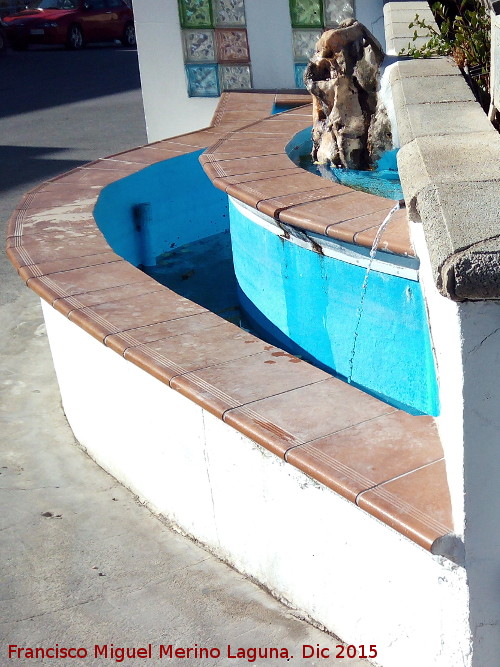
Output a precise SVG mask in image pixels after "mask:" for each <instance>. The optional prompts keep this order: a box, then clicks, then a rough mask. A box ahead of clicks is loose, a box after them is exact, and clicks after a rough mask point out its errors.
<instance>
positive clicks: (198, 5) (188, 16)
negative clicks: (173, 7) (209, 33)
mask: <svg viewBox="0 0 500 667" xmlns="http://www.w3.org/2000/svg"><path fill="white" fill-rule="evenodd" d="M178 2H179V17H180V21H181V27H182V28H212V27H213V22H212V5H211V3H210V0H178Z"/></svg>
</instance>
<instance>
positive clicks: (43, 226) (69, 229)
mask: <svg viewBox="0 0 500 667" xmlns="http://www.w3.org/2000/svg"><path fill="white" fill-rule="evenodd" d="M92 210H93V207H92V206H60V207H58V208H55V209H51V210H50V211H29V210H28V211H14V214H13V215H12V217H11V219H10V221H9V230H8V231H9V235H12V236H22V237H23V238H28V237H29V236H31V235H34V236H46V235H48V234H49V233H52V234H53V235H54V236H56V237H57V238H58V241H59V240H60V239H62V238H70V237H71V238H79V237H81V236H85V235H88V234H93V233H96V224H95V220H94V217H93V215H92Z"/></svg>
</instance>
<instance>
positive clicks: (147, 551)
mask: <svg viewBox="0 0 500 667" xmlns="http://www.w3.org/2000/svg"><path fill="white" fill-rule="evenodd" d="M0 82H1V83H0V89H1V90H0V96H1V99H2V104H1V105H0V137H1V138H2V141H1V143H2V144H3V145H2V146H0V165H1V168H0V220H1V223H2V225H3V226H5V223H6V220H7V218H8V216H9V214H10V212H11V211H12V209H13V208H14V207H15V206H16V204H17V202H18V201H19V199H20V197H21V196H22V194H23V192H25V191H26V190H28V189H29V188H31V187H33V186H34V185H36V184H37V183H39V182H40V181H42V180H45V179H47V178H49V177H51V176H54V175H55V174H57V173H60V172H62V171H66V170H68V169H70V168H72V167H75V166H77V165H80V164H82V163H85V162H87V161H89V160H92V159H95V158H97V157H100V156H104V155H109V154H111V153H113V152H117V151H119V150H125V149H127V148H129V147H132V146H135V145H138V144H141V143H144V142H145V141H146V134H145V128H144V118H143V113H142V103H141V96H140V89H139V77H138V70H137V57H136V54H135V53H134V52H130V51H125V50H123V49H120V48H116V47H107V48H97V47H96V48H89V49H87V50H85V51H82V52H76V53H71V52H66V51H63V50H59V49H54V50H51V49H39V50H33V51H28V52H26V53H9V54H8V55H7V57H6V58H3V59H1V60H0ZM0 280H1V293H0V322H1V325H2V336H1V338H0V366H1V374H0V388H1V393H2V398H1V404H0V410H1V417H0V418H1V421H2V426H1V449H0V503H1V505H0V506H1V508H2V511H1V513H0V557H1V563H2V566H1V569H0V665H2V666H3V665H18V664H19V665H21V664H29V665H46V664H47V665H48V664H50V665H53V664H61V665H67V664H71V665H105V664H114V663H115V662H116V657H117V656H118V657H120V654H119V653H118V654H117V656H115V658H111V657H108V658H105V657H103V656H101V657H98V658H94V657H93V655H94V654H93V647H94V645H95V644H98V645H103V644H107V645H108V651H109V652H108V656H109V655H111V651H110V649H111V644H114V647H115V648H116V647H118V648H120V647H124V646H128V647H135V648H139V647H148V645H149V644H151V645H152V648H151V651H152V655H153V657H152V658H151V659H142V658H141V656H140V655H139V656H137V657H136V658H135V659H128V660H125V661H124V662H123V664H125V665H127V664H128V665H133V666H134V667H136V666H137V665H141V664H148V665H156V664H165V663H166V662H172V663H174V664H188V665H204V666H205V665H206V666H209V665H237V664H248V662H249V660H248V657H247V658H242V659H237V658H230V657H228V656H227V649H226V647H227V645H228V644H230V645H231V646H232V652H233V653H235V652H236V648H237V647H238V646H241V647H246V648H248V647H261V648H264V647H280V648H281V647H286V648H288V649H289V653H290V654H291V655H293V656H294V658H293V659H290V660H289V661H287V660H286V659H277V660H275V659H272V658H271V659H258V658H257V659H256V661H255V662H254V663H253V664H258V665H281V664H284V663H285V664H287V662H288V663H289V664H294V665H320V664H321V665H329V664H337V663H338V664H349V665H350V666H351V667H360V665H366V664H367V661H366V660H358V659H347V660H346V659H342V660H340V659H339V660H338V661H337V660H335V659H334V658H329V659H325V658H323V659H318V658H308V659H302V658H301V652H302V646H303V645H311V646H313V647H316V645H317V644H319V645H320V646H321V647H326V648H328V649H330V654H331V655H334V654H335V645H336V644H337V643H338V642H337V641H336V640H335V638H334V637H331V636H329V635H327V634H324V633H322V632H321V631H320V630H317V629H315V628H313V627H312V626H311V625H309V624H308V623H306V622H304V621H303V620H302V619H301V618H300V615H299V614H298V613H296V612H294V611H293V610H290V609H287V608H286V607H284V606H282V605H281V604H280V603H279V602H277V601H276V600H274V599H273V598H272V597H270V596H269V595H268V594H267V593H265V592H264V591H263V590H261V589H260V588H259V587H257V586H256V585H254V584H253V583H252V582H250V581H248V580H247V579H245V578H244V577H243V576H241V575H239V574H238V573H237V572H235V571H234V570H232V569H230V568H229V567H227V566H226V565H224V564H223V563H221V562H220V561H218V560H217V559H215V558H214V557H212V556H211V555H210V554H209V553H207V552H206V551H204V550H203V549H201V548H200V547H199V546H197V545H196V544H194V543H193V542H191V541H190V540H188V539H185V538H184V537H182V536H180V535H178V534H176V533H175V532H173V531H172V530H171V529H169V528H168V527H167V526H165V525H163V524H162V523H161V522H160V521H159V520H158V519H157V518H156V517H154V516H152V515H151V514H150V513H149V512H148V511H147V510H146V509H145V508H144V507H143V506H141V505H140V504H138V503H137V502H136V500H135V498H134V497H133V495H132V494H131V493H130V492H128V491H127V490H126V489H125V488H123V487H122V486H121V485H119V484H118V483H117V482H116V481H115V480H114V479H113V478H112V477H110V476H109V475H108V474H107V473H105V472H104V471H103V470H102V469H100V468H99V467H98V466H97V465H96V464H95V463H94V462H93V461H91V460H90V459H89V458H88V457H87V456H86V454H85V453H84V452H83V451H82V450H81V449H79V447H78V445H77V443H76V442H75V440H74V437H73V434H72V432H71V430H70V429H69V427H68V424H67V422H66V420H65V417H64V414H63V411H62V409H61V404H60V396H59V392H58V387H57V383H56V379H55V376H54V371H53V368H52V362H51V357H50V351H49V347H48V342H47V338H46V334H45V328H44V324H43V320H42V317H41V310H40V305H39V301H38V298H37V297H36V296H35V294H34V293H32V292H31V291H30V290H29V289H28V288H26V287H24V286H23V283H22V281H21V280H20V279H19V277H18V276H17V274H16V273H15V271H14V270H13V269H12V267H11V266H10V264H9V262H8V261H7V260H6V258H5V255H3V258H2V261H1V268H0ZM332 604H335V600H332ZM56 643H57V644H59V647H60V648H62V647H66V648H67V647H75V648H80V649H81V650H82V651H83V650H85V651H87V652H88V657H87V658H85V657H79V658H76V659H70V660H68V659H64V658H61V659H60V660H54V659H51V658H50V657H46V658H38V659H29V658H27V657H25V658H23V659H21V658H17V657H15V656H16V655H19V654H18V653H17V651H16V650H15V651H14V652H13V653H12V656H14V657H12V658H11V659H9V653H8V645H16V646H18V647H25V648H26V647H36V646H38V647H46V648H48V647H55V645H56ZM369 643H370V638H369V637H367V644H369ZM195 644H198V646H199V647H208V648H210V647H213V648H215V649H220V651H221V655H220V657H209V658H201V659H197V658H196V657H194V658H192V659H180V660H171V661H169V660H168V659H167V658H165V659H163V660H160V659H159V656H158V652H159V646H160V645H165V646H168V645H174V646H176V647H194V645H195ZM22 655H24V656H26V653H24V654H22ZM80 655H81V656H83V653H82V652H81V653H80ZM324 655H326V654H324ZM250 657H251V655H250Z"/></svg>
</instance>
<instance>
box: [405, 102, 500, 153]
mask: <svg viewBox="0 0 500 667" xmlns="http://www.w3.org/2000/svg"><path fill="white" fill-rule="evenodd" d="M394 102H395V104H394V106H395V110H396V117H397V120H398V132H399V139H400V145H401V146H404V145H405V144H407V143H409V142H410V141H413V139H415V138H416V137H427V136H447V135H453V134H457V135H463V134H469V133H471V132H488V131H489V130H491V123H490V122H489V120H488V118H487V117H486V115H485V113H484V111H483V110H482V109H481V107H480V106H479V104H477V102H443V103H442V104H440V105H439V108H438V109H437V110H436V108H435V106H434V105H430V104H410V105H408V106H406V105H400V103H399V101H397V100H396V99H395V101H394ZM436 111H438V113H436Z"/></svg>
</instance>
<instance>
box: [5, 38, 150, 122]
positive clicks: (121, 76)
mask: <svg viewBox="0 0 500 667" xmlns="http://www.w3.org/2000/svg"><path fill="white" fill-rule="evenodd" d="M103 56H104V57H105V58H106V66H105V67H103ZM62 82H64V84H63V83H62ZM139 88H140V78H139V68H138V67H137V53H136V51H134V50H127V49H123V48H118V47H116V46H114V45H111V46H108V47H93V48H87V49H83V50H82V51H66V50H64V49H59V48H52V49H36V50H29V51H26V52H9V53H7V55H6V56H5V57H3V58H2V59H1V60H0V99H1V100H2V103H1V104H0V118H1V117H5V116H11V115H16V114H22V113H26V112H29V111H35V110H38V109H45V108H48V107H54V106H58V105H64V104H72V103H74V102H81V101H83V100H90V99H92V98H96V97H102V96H104V95H113V94H116V93H123V92H125V91H128V90H138V89H139Z"/></svg>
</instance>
